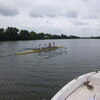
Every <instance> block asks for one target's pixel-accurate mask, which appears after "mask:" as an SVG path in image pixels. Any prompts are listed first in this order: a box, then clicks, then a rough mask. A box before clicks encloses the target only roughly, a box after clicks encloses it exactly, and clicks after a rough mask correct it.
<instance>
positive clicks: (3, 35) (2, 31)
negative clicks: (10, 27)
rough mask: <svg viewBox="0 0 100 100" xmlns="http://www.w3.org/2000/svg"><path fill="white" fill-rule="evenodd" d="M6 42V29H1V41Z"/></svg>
mask: <svg viewBox="0 0 100 100" xmlns="http://www.w3.org/2000/svg"><path fill="white" fill-rule="evenodd" d="M2 40H5V33H4V28H0V41H2Z"/></svg>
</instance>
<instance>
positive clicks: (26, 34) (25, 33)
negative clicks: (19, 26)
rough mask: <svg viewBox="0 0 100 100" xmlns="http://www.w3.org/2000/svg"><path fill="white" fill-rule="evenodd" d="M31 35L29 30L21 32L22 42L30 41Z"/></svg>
mask: <svg viewBox="0 0 100 100" xmlns="http://www.w3.org/2000/svg"><path fill="white" fill-rule="evenodd" d="M30 36H31V35H30V33H29V31H27V30H20V33H19V38H20V40H30Z"/></svg>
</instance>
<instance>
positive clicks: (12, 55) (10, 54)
mask: <svg viewBox="0 0 100 100" xmlns="http://www.w3.org/2000/svg"><path fill="white" fill-rule="evenodd" d="M13 55H16V54H9V55H3V56H0V58H3V57H7V56H13Z"/></svg>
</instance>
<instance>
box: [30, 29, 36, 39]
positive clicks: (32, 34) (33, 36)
mask: <svg viewBox="0 0 100 100" xmlns="http://www.w3.org/2000/svg"><path fill="white" fill-rule="evenodd" d="M30 37H31V40H36V39H37V33H36V32H34V31H31V32H30Z"/></svg>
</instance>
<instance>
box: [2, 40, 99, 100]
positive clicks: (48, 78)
mask: <svg viewBox="0 0 100 100" xmlns="http://www.w3.org/2000/svg"><path fill="white" fill-rule="evenodd" d="M49 42H55V43H56V45H59V46H62V45H64V46H65V48H62V49H57V50H55V51H49V52H42V53H31V54H24V55H19V56H18V55H12V56H6V55H10V54H15V53H17V52H21V51H25V50H31V49H32V48H34V47H35V46H37V45H38V44H39V43H41V44H44V43H49ZM66 47H67V49H66ZM3 56H5V57H3ZM95 70H100V40H98V39H94V40H93V39H91V40H89V39H87V40H85V39H83V40H81V39H79V40H77V39H75V40H74V39H73V40H37V41H14V42H0V100H50V99H51V98H52V97H53V96H54V95H55V93H56V92H58V90H59V89H61V88H62V87H63V86H64V85H65V84H66V83H68V82H69V81H71V80H72V79H73V78H76V77H77V76H79V75H81V74H84V73H87V72H91V71H95Z"/></svg>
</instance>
